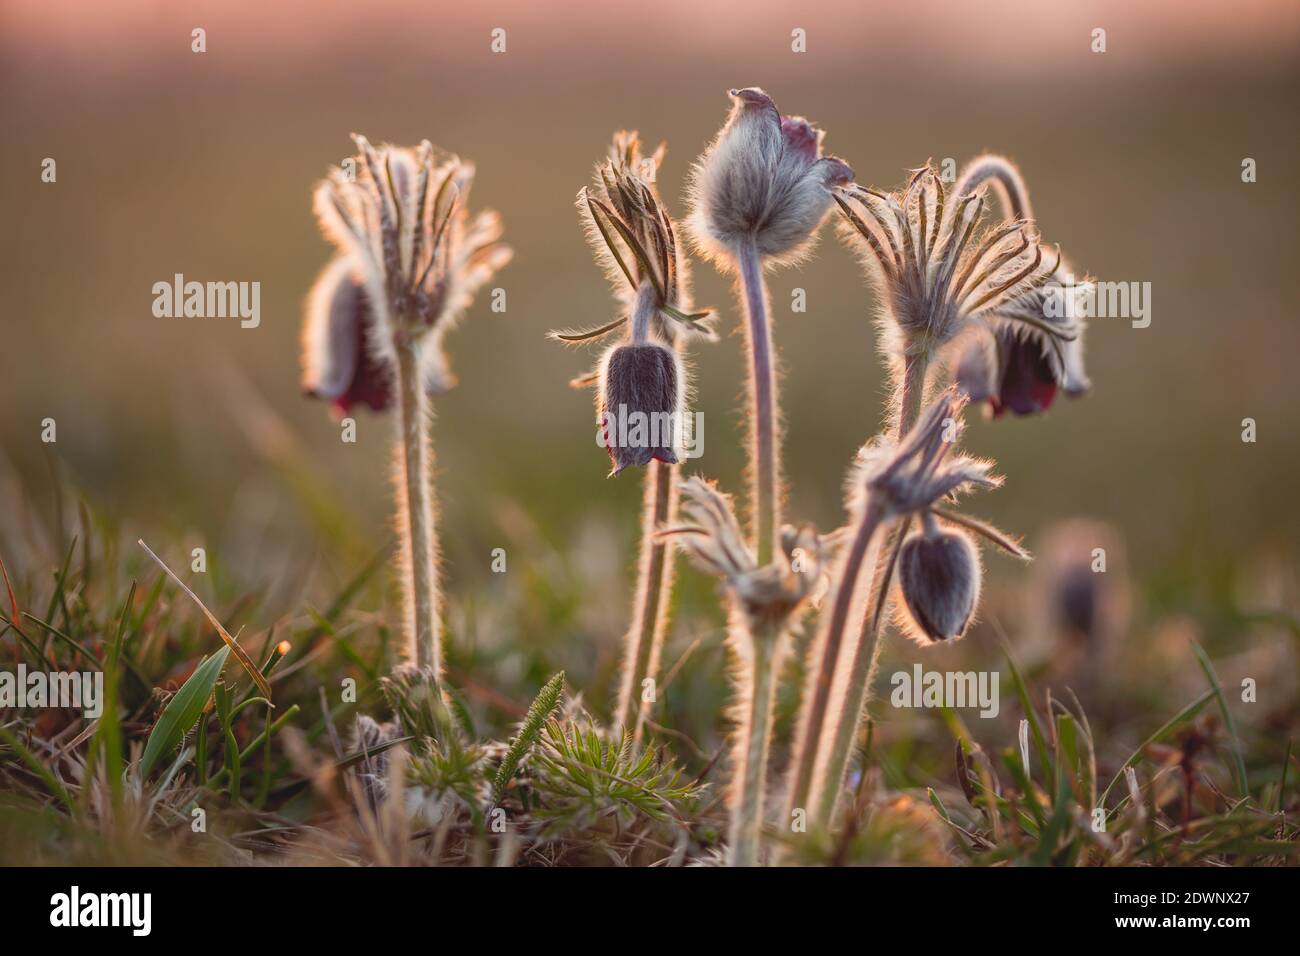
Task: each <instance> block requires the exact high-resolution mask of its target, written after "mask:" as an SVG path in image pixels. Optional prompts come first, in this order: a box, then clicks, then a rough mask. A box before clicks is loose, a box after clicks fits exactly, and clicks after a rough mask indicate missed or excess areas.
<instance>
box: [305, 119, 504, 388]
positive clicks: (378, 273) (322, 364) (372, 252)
mask: <svg viewBox="0 0 1300 956" xmlns="http://www.w3.org/2000/svg"><path fill="white" fill-rule="evenodd" d="M354 139H355V140H356V143H357V147H358V150H359V152H358V155H357V156H355V157H354V158H353V159H352V160H350V161H349V164H345V166H343V167H339V168H336V169H334V170H332V171H331V173H330V175H329V177H328V178H327V179H326V180H325V181H323V182H322V183H321V184H320V185H319V186H318V187H317V188H316V191H315V194H314V196H313V206H314V208H315V210H316V215H317V217H318V218H319V220H320V223H321V229H322V231H323V232H324V233H325V235H326V236H327V237H328V238H329V239H330V240H331V241H333V242H334V244H335V245H336V246H337V247H338V249H339V254H338V256H337V257H336V258H335V259H334V260H333V261H332V262H331V263H330V264H329V265H328V266H326V267H325V269H324V271H323V272H322V273H321V275H320V277H319V278H318V279H317V280H316V284H315V285H314V287H313V289H312V291H311V293H310V295H309V296H308V300H307V307H306V311H305V315H304V320H303V330H302V345H303V389H304V391H305V392H306V393H307V394H309V395H312V396H314V397H318V398H324V399H328V400H329V401H331V402H332V403H333V405H334V407H335V409H336V410H337V411H339V412H341V413H346V412H347V411H348V409H349V408H351V407H352V406H353V405H355V404H365V405H368V406H369V407H370V408H372V409H373V410H375V411H385V410H387V409H389V408H391V407H392V405H393V402H394V401H395V395H396V389H395V387H394V381H393V380H394V366H395V362H396V346H397V344H399V343H400V342H405V341H409V340H418V341H419V353H420V355H419V358H420V362H419V364H420V372H421V376H422V379H423V381H424V383H425V387H426V389H427V390H428V391H429V393H430V394H438V393H440V392H443V391H446V390H447V389H449V388H451V387H452V386H453V385H454V384H455V376H454V375H453V374H452V373H451V370H450V368H449V367H448V364H447V358H446V355H445V353H444V351H443V347H442V342H443V337H444V336H445V335H446V333H447V331H448V330H449V329H451V328H452V327H453V326H454V325H455V323H456V321H457V320H458V319H459V318H460V316H461V314H462V313H463V312H464V310H465V309H466V307H468V305H469V303H470V302H471V301H472V299H473V297H474V294H475V293H476V292H477V291H478V290H479V289H480V288H481V287H482V286H483V284H484V283H486V282H487V281H488V280H489V279H490V278H491V277H492V275H493V274H494V273H495V272H496V271H497V270H498V269H500V268H501V267H502V266H503V265H505V264H506V263H507V262H508V261H509V260H510V256H511V251H510V248H509V247H508V246H506V245H504V244H503V243H502V242H500V238H501V222H500V218H499V217H498V216H497V215H496V213H494V212H490V211H488V212H481V213H479V214H478V215H477V216H474V217H472V218H471V217H470V215H469V211H468V201H469V190H470V186H471V185H472V183H473V180H474V167H473V166H472V165H471V164H469V163H464V162H461V161H460V160H459V159H458V158H456V157H455V156H440V157H436V156H435V154H436V151H435V149H434V147H433V146H432V145H431V144H430V143H429V142H428V141H425V142H423V143H421V144H420V145H419V146H418V147H416V148H414V149H407V148H402V147H395V146H385V147H382V148H380V149H378V150H376V149H375V148H374V147H372V146H371V145H370V143H369V142H368V141H367V140H366V139H365V137H363V136H356V137H354Z"/></svg>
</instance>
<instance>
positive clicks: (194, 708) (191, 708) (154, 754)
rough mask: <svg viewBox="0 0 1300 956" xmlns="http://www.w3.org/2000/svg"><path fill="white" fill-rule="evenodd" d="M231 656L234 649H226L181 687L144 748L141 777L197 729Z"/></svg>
mask: <svg viewBox="0 0 1300 956" xmlns="http://www.w3.org/2000/svg"><path fill="white" fill-rule="evenodd" d="M229 656H230V647H229V646H226V647H223V648H221V650H219V651H217V653H215V654H213V655H212V656H211V657H209V658H207V659H206V660H204V661H202V662H201V663H200V664H199V666H198V667H196V668H194V673H193V674H191V675H190V676H189V679H188V680H186V681H185V683H184V684H182V685H181V689H180V690H178V691H177V692H176V693H175V694H174V695H173V696H172V699H171V700H169V701H168V702H167V706H166V707H164V708H163V712H162V716H160V717H159V718H158V723H156V724H154V728H153V730H152V731H150V733H149V740H148V741H147V742H146V743H145V745H144V755H143V756H142V757H141V758H140V776H141V778H144V777H147V776H148V775H149V771H150V770H152V769H153V766H154V764H155V763H157V762H158V758H159V757H161V756H162V755H163V754H165V753H167V752H169V751H170V750H172V749H173V748H174V747H176V745H177V744H179V743H180V742H181V738H183V737H184V736H185V734H186V733H187V732H188V731H189V729H190V728H191V727H193V726H194V725H195V724H196V723H197V722H198V719H199V715H200V714H202V713H203V708H204V706H205V705H206V704H207V702H208V698H209V697H211V696H212V688H213V687H215V686H216V683H217V678H218V677H219V676H221V668H222V667H224V666H225V664H226V658H227V657H229Z"/></svg>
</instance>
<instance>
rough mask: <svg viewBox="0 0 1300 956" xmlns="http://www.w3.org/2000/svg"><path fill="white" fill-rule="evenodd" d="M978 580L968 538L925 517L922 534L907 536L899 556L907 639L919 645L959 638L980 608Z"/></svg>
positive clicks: (974, 552) (977, 564)
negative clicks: (912, 639) (927, 641)
mask: <svg viewBox="0 0 1300 956" xmlns="http://www.w3.org/2000/svg"><path fill="white" fill-rule="evenodd" d="M981 577H982V572H981V569H980V559H979V552H978V551H977V550H976V548H975V544H974V542H972V541H971V539H970V537H969V536H968V535H965V534H962V533H961V532H958V531H953V530H951V529H948V528H940V527H939V525H938V523H937V522H936V521H934V520H933V518H932V517H929V516H928V520H927V521H926V523H925V528H924V530H922V531H919V532H916V533H913V534H912V535H910V536H909V537H908V538H907V540H906V541H904V542H903V546H902V548H901V550H900V551H899V553H898V587H899V591H900V592H901V593H902V595H903V602H902V605H901V607H902V608H903V609H905V613H904V614H902V615H900V616H901V617H902V618H903V620H904V623H905V627H904V630H905V631H906V633H908V634H909V635H910V636H912V637H913V638H915V639H917V640H919V641H921V642H922V643H924V642H925V641H926V640H929V641H953V640H957V639H958V638H960V637H961V636H962V635H963V634H964V633H966V626H967V625H968V624H969V623H970V620H971V617H972V615H973V614H974V613H975V607H976V605H977V604H978V603H979V594H980V579H981Z"/></svg>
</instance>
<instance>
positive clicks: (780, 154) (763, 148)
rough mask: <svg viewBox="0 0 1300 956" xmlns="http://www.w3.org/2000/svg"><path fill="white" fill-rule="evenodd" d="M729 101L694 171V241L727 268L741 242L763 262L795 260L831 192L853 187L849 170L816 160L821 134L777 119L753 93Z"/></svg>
mask: <svg viewBox="0 0 1300 956" xmlns="http://www.w3.org/2000/svg"><path fill="white" fill-rule="evenodd" d="M731 98H732V101H733V102H732V108H731V115H730V116H729V117H728V118H727V123H726V125H725V126H724V127H723V128H722V131H721V132H720V133H719V134H718V136H717V139H715V140H714V141H713V144H712V145H711V146H709V148H708V149H707V150H706V151H705V153H704V155H703V156H701V157H700V159H699V162H698V163H696V166H695V172H694V177H693V178H692V181H691V187H690V188H691V205H692V207H693V208H694V212H693V213H692V216H691V220H690V226H691V230H692V233H693V235H694V236H695V239H696V241H697V242H698V243H699V245H700V248H701V249H703V250H704V251H705V252H706V253H708V254H709V255H710V257H711V258H713V259H714V260H715V261H718V262H720V263H721V264H722V265H723V266H724V267H728V268H729V267H731V266H732V265H733V264H734V261H735V258H736V256H737V253H738V251H739V249H740V247H741V246H742V244H744V243H746V242H753V243H754V244H755V246H756V247H757V249H758V254H759V255H760V256H762V257H763V258H764V259H768V260H772V261H774V262H788V261H791V260H793V259H797V258H798V257H799V256H800V255H801V254H802V253H803V252H805V251H806V250H807V248H808V246H809V244H810V242H811V240H812V238H813V236H814V235H815V234H816V232H817V228H818V227H819V226H820V225H821V224H822V220H823V219H825V218H826V214H827V213H828V212H830V210H831V194H830V188H831V187H833V186H839V185H843V184H845V183H848V182H850V181H852V179H853V170H852V169H850V168H849V166H848V164H847V163H845V162H844V161H843V160H840V159H836V158H835V157H834V156H823V155H822V148H821V144H822V139H823V137H824V135H825V134H824V133H822V131H821V130H819V129H816V128H815V127H813V126H812V125H811V124H810V123H809V122H808V121H807V120H805V119H803V118H802V117H799V116H782V115H781V113H780V111H779V110H778V109H777V108H776V103H774V102H773V101H772V98H771V97H770V96H768V95H767V94H766V93H764V92H763V91H762V90H760V89H758V88H757V87H750V88H748V89H743V90H732V91H731Z"/></svg>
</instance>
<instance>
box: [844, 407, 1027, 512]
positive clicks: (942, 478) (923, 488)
mask: <svg viewBox="0 0 1300 956" xmlns="http://www.w3.org/2000/svg"><path fill="white" fill-rule="evenodd" d="M966 401H967V399H966V397H965V396H964V395H962V394H960V393H959V392H958V391H957V390H956V389H955V388H949V389H947V390H946V391H945V392H944V393H943V394H942V395H940V396H939V398H938V400H936V401H935V402H933V403H932V404H931V405H930V407H929V408H928V409H926V411H925V412H924V413H922V415H921V417H920V419H919V420H918V421H917V423H916V426H915V427H914V428H913V429H912V430H911V431H910V432H908V434H907V436H906V437H905V438H904V439H903V440H902V441H901V442H894V441H891V440H890V439H888V438H885V437H883V436H881V437H878V438H876V439H875V440H874V441H873V442H871V443H870V444H868V445H865V446H863V448H862V449H860V450H859V452H858V466H857V468H856V469H855V470H854V472H853V473H852V474H851V475H850V479H849V481H850V492H851V493H852V492H853V491H854V490H855V489H856V490H857V491H858V493H866V494H869V495H870V496H871V499H872V502H873V504H874V505H875V506H876V507H878V508H881V509H882V510H883V512H884V513H885V514H888V515H893V516H899V515H910V514H919V513H922V512H925V511H928V510H929V509H930V508H932V507H934V506H935V505H936V504H937V503H938V502H940V501H942V500H943V499H946V498H949V497H953V496H955V495H956V494H957V493H958V492H960V491H962V490H964V489H965V488H966V487H967V486H969V485H979V486H982V487H985V488H996V487H998V485H1000V484H1001V483H1002V479H1001V478H999V477H995V476H994V475H992V474H991V471H992V468H993V463H992V462H991V461H987V460H984V459H980V458H973V457H971V456H969V455H953V454H951V452H952V449H953V448H954V447H955V446H956V444H957V439H958V438H959V437H960V435H961V431H962V429H963V427H964V423H963V421H962V418H961V413H962V410H963V409H964V408H965V406H966Z"/></svg>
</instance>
